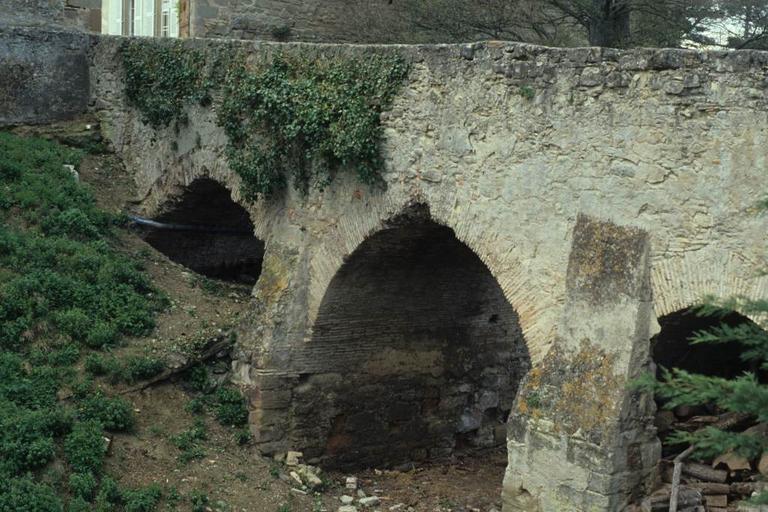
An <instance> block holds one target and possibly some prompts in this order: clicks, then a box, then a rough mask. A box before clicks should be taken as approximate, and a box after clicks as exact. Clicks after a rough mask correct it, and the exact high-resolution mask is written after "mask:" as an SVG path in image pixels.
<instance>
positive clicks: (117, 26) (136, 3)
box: [97, 0, 194, 37]
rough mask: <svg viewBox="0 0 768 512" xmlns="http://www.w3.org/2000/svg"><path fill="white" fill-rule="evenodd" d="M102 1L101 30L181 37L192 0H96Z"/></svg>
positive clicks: (115, 33)
mask: <svg viewBox="0 0 768 512" xmlns="http://www.w3.org/2000/svg"><path fill="white" fill-rule="evenodd" d="M97 1H101V2H102V9H101V25H102V33H104V34H112V35H123V36H154V37H179V36H180V35H189V33H188V30H187V27H186V26H185V27H184V28H185V30H184V31H182V30H181V27H180V23H181V20H182V19H184V18H185V17H186V16H187V15H188V13H189V11H188V10H186V8H187V6H188V5H189V0H183V1H180V2H177V1H175V0H97ZM193 3H194V0H193Z"/></svg>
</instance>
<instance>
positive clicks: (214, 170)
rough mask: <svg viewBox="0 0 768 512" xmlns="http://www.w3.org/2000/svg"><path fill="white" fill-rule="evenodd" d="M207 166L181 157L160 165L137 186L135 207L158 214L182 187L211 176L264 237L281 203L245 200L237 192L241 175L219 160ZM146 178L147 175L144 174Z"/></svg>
mask: <svg viewBox="0 0 768 512" xmlns="http://www.w3.org/2000/svg"><path fill="white" fill-rule="evenodd" d="M216 163H217V164H218V165H215V166H213V167H210V168H209V167H207V166H204V165H196V164H193V163H191V162H189V161H187V160H182V161H181V162H180V163H179V165H175V166H172V167H170V168H167V169H164V170H163V172H162V173H159V175H158V176H156V177H155V178H154V179H153V180H152V181H151V182H148V183H146V184H144V185H141V184H140V186H139V188H140V190H139V192H140V194H141V197H142V199H141V203H140V206H139V211H140V212H141V213H142V214H143V215H145V216H149V217H154V216H157V215H160V214H162V213H163V212H164V210H165V208H166V207H167V205H168V204H169V203H172V202H174V201H176V200H178V198H179V197H181V196H183V195H184V193H185V191H186V190H187V189H188V188H189V187H190V186H191V185H192V183H194V182H195V181H198V180H205V179H208V180H212V181H215V182H216V183H218V184H219V185H221V186H222V187H224V188H226V189H227V191H228V193H229V195H230V199H231V200H232V202H233V203H235V204H237V205H238V206H240V207H242V208H243V209H244V210H245V211H247V212H248V215H249V217H250V221H251V223H252V225H253V232H254V234H255V236H256V237H258V238H259V239H261V240H267V239H268V238H269V234H270V231H271V226H272V223H273V221H274V219H275V217H276V215H275V211H276V210H279V209H281V208H282V205H280V204H276V203H275V202H269V201H248V200H247V199H246V198H244V197H243V195H242V193H241V189H242V180H241V178H240V177H239V176H238V175H237V174H235V173H233V172H232V171H230V170H229V168H228V167H227V166H226V165H225V164H223V163H219V162H216ZM144 180H145V181H146V180H147V177H144Z"/></svg>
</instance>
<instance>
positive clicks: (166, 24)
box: [71, 0, 396, 42]
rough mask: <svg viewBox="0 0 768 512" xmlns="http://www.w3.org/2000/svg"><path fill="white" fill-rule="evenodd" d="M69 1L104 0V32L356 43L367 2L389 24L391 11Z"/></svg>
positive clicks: (325, 0)
mask: <svg viewBox="0 0 768 512" xmlns="http://www.w3.org/2000/svg"><path fill="white" fill-rule="evenodd" d="M71 1H96V2H100V1H101V2H103V9H102V21H101V23H102V27H103V30H102V32H103V33H105V34H113V35H137V36H156V37H163V36H170V37H222V38H226V37H231V38H236V39H259V40H300V41H313V42H329V41H334V42H360V41H361V40H365V37H364V34H366V33H368V32H370V30H368V28H370V27H368V28H366V23H370V21H371V20H369V19H368V18H369V14H368V13H369V12H370V10H369V9H370V8H371V2H375V3H380V4H381V5H380V6H379V5H375V4H374V5H373V7H375V8H376V9H377V12H378V13H379V14H380V15H381V16H383V17H384V21H386V23H384V22H381V20H379V21H380V22H381V23H384V24H385V25H386V24H388V23H389V21H391V22H392V23H394V22H395V15H396V11H395V6H394V5H393V4H392V2H390V1H387V0H382V1H381V2H378V1H377V0H363V1H360V0H247V1H237V0H178V1H176V0H71ZM379 7H380V9H379ZM387 20H389V21H387Z"/></svg>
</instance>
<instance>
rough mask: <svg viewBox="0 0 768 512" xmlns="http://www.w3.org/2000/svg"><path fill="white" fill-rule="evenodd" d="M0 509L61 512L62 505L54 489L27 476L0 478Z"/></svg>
mask: <svg viewBox="0 0 768 512" xmlns="http://www.w3.org/2000/svg"><path fill="white" fill-rule="evenodd" d="M0 510H2V511H3V512H16V511H21V510H23V511H25V512H62V511H63V510H64V505H63V504H62V502H61V499H59V497H58V496H56V493H55V492H54V490H53V489H52V488H51V487H50V486H49V485H46V484H39V483H36V482H35V481H34V480H32V478H31V477H29V476H23V477H19V478H0Z"/></svg>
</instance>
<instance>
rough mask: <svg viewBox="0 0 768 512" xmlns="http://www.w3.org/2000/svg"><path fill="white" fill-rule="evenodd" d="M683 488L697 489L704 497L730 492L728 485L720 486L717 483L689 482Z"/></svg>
mask: <svg viewBox="0 0 768 512" xmlns="http://www.w3.org/2000/svg"><path fill="white" fill-rule="evenodd" d="M685 487H686V488H688V489H697V490H699V491H701V494H703V495H704V496H711V495H714V494H729V493H730V492H731V486H730V485H728V484H720V483H717V482H690V483H686V484H685Z"/></svg>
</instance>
